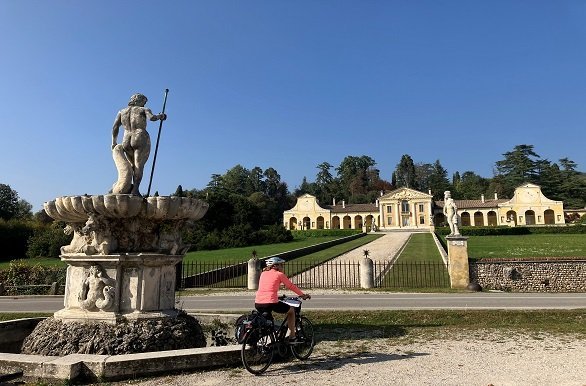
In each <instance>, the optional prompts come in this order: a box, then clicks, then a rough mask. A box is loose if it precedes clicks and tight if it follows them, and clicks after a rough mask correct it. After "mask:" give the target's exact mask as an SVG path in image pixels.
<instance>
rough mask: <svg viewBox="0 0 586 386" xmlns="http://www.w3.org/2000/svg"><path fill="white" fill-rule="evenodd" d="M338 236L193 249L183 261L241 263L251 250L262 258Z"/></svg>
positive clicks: (248, 257) (248, 256)
mask: <svg viewBox="0 0 586 386" xmlns="http://www.w3.org/2000/svg"><path fill="white" fill-rule="evenodd" d="M339 238H341V237H340V236H324V237H308V238H303V239H296V240H293V241H290V242H288V243H279V244H269V245H255V246H250V247H242V248H227V249H218V250H214V251H195V252H189V253H188V254H187V255H185V258H184V259H183V262H184V263H188V262H191V261H197V262H201V263H208V262H222V263H241V262H243V261H248V260H249V259H250V258H251V257H252V251H256V257H258V258H263V257H267V256H272V255H277V254H279V253H283V252H287V251H292V250H294V249H299V248H304V247H308V246H310V245H316V244H320V243H325V242H326V241H331V240H336V239H339Z"/></svg>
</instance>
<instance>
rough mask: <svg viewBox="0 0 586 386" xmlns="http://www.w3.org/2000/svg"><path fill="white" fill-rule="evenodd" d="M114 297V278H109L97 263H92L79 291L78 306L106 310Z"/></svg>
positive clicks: (89, 309)
mask: <svg viewBox="0 0 586 386" xmlns="http://www.w3.org/2000/svg"><path fill="white" fill-rule="evenodd" d="M115 297H116V287H115V280H113V279H111V278H109V277H107V276H106V274H105V273H104V271H103V269H102V267H101V266H99V265H97V264H96V265H92V266H91V267H90V268H89V269H88V272H87V274H86V278H85V279H84V281H83V283H82V287H81V291H80V293H79V297H78V299H79V306H80V307H81V308H82V309H84V310H88V311H95V310H96V309H97V310H103V311H108V310H109V309H111V308H112V306H113V305H114V299H115Z"/></svg>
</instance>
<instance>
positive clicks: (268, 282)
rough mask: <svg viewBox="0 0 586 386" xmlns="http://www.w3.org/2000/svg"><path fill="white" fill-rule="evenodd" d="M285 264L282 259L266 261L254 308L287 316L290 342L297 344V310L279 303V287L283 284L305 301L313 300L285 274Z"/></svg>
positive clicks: (275, 258) (261, 311)
mask: <svg viewBox="0 0 586 386" xmlns="http://www.w3.org/2000/svg"><path fill="white" fill-rule="evenodd" d="M283 263H285V260H283V259H281V258H280V257H271V258H269V259H267V260H266V264H267V266H266V268H264V269H263V271H262V273H261V274H260V280H259V283H258V291H257V292H256V298H255V299H254V307H255V308H256V309H257V310H258V312H260V313H263V312H269V313H270V312H272V311H275V312H278V313H280V314H287V327H288V328H289V342H290V343H296V342H297V339H296V338H297V337H296V336H295V310H294V308H293V307H291V306H290V305H288V304H286V303H284V302H281V301H279V294H278V292H279V287H280V285H281V284H283V285H284V286H285V287H286V288H288V289H289V290H291V291H293V292H295V293H296V294H297V295H299V297H301V298H302V299H303V300H305V299H311V296H310V295H308V294H305V293H303V291H301V290H300V289H299V288H298V287H297V286H296V285H295V284H293V283H291V280H289V278H288V277H287V275H285V274H284V273H283Z"/></svg>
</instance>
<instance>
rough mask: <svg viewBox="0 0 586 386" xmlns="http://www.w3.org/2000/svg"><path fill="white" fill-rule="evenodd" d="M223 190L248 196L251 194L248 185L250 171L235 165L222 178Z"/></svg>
mask: <svg viewBox="0 0 586 386" xmlns="http://www.w3.org/2000/svg"><path fill="white" fill-rule="evenodd" d="M222 183H223V187H224V189H226V190H228V191H229V192H234V193H238V194H242V195H245V196H249V195H250V194H251V193H252V187H251V185H250V171H249V170H248V169H246V168H245V167H244V166H242V165H236V166H234V167H233V168H232V169H230V170H228V171H227V172H226V174H224V176H223V177H222Z"/></svg>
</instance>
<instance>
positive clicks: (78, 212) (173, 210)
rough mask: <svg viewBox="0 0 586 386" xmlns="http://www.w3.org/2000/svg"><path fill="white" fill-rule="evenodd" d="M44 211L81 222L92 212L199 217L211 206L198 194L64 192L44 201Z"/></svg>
mask: <svg viewBox="0 0 586 386" xmlns="http://www.w3.org/2000/svg"><path fill="white" fill-rule="evenodd" d="M43 207H44V208H45V212H47V214H48V215H49V216H51V217H52V218H54V219H55V220H58V221H65V222H70V223H81V222H85V221H87V220H88V217H89V215H90V214H99V215H102V216H104V217H106V218H112V219H122V218H131V217H137V216H138V217H142V218H147V219H153V220H180V219H185V220H199V219H201V218H202V217H203V216H204V215H205V214H206V212H207V210H208V204H207V203H206V202H204V201H201V200H198V199H196V198H188V197H175V196H172V197H170V196H157V197H146V198H144V197H140V196H133V195H130V194H105V195H94V196H87V195H85V196H63V197H59V198H57V199H55V200H53V201H49V202H45V203H44V205H43Z"/></svg>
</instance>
